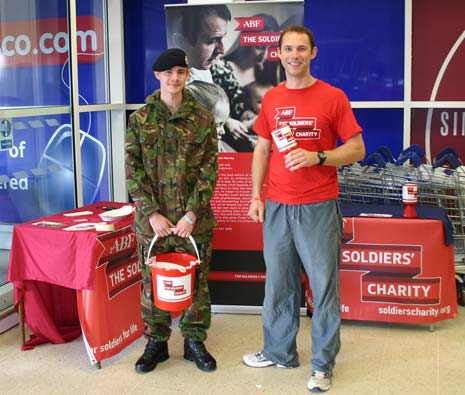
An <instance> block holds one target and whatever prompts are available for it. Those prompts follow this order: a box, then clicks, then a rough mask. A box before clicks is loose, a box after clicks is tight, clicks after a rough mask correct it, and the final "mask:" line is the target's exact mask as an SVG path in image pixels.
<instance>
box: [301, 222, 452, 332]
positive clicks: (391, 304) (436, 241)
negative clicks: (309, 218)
mask: <svg viewBox="0 0 465 395" xmlns="http://www.w3.org/2000/svg"><path fill="white" fill-rule="evenodd" d="M444 240H445V238H444V226H443V224H442V222H441V221H439V220H434V219H417V218H415V219H406V218H403V219H400V218H382V217H344V231H343V235H342V242H343V244H342V257H341V265H340V271H339V275H340V290H341V313H342V318H344V319H350V320H364V321H381V322H399V323H417V324H431V323H434V322H438V321H442V320H446V319H450V318H454V317H455V316H456V314H457V298H456V290H455V272H454V248H453V245H452V244H450V245H446V244H445V242H444ZM306 291H307V301H306V303H307V308H309V310H312V300H311V298H312V295H311V290H310V287H309V284H308V282H307V283H306Z"/></svg>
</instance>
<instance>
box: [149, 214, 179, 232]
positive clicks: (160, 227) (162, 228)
mask: <svg viewBox="0 0 465 395" xmlns="http://www.w3.org/2000/svg"><path fill="white" fill-rule="evenodd" d="M149 221H150V225H151V226H152V229H153V231H154V233H155V234H156V235H157V236H158V237H166V236H169V235H170V234H171V233H173V230H172V229H173V228H174V227H175V226H174V225H173V224H172V223H171V221H170V220H169V219H168V218H166V217H164V216H163V215H161V214H160V213H153V214H152V215H151V216H150V219H149Z"/></svg>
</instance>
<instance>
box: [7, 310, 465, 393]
mask: <svg viewBox="0 0 465 395" xmlns="http://www.w3.org/2000/svg"><path fill="white" fill-rule="evenodd" d="M310 325H311V319H309V318H308V317H302V318H301V329H300V332H299V336H298V339H297V341H298V348H299V353H300V361H301V366H300V367H299V368H297V369H279V368H276V367H270V368H265V369H252V368H248V367H246V366H244V365H243V364H242V354H244V353H247V352H253V351H258V350H259V349H260V345H261V336H262V335H261V319H260V316H259V315H239V314H215V315H214V316H213V320H212V328H211V330H210V331H209V337H208V339H207V342H206V345H207V347H208V349H209V350H210V351H211V352H212V354H213V355H214V356H215V357H216V359H217V361H218V369H217V370H216V371H215V372H212V373H204V372H201V371H200V370H198V369H197V368H196V367H195V365H194V364H193V363H191V362H188V361H185V360H184V359H183V357H182V338H181V336H180V334H179V330H178V329H177V328H176V330H174V332H173V336H172V338H171V339H170V342H169V347H170V359H169V360H168V361H166V362H164V363H161V364H159V365H158V366H157V368H156V369H155V370H154V371H153V372H151V373H148V374H145V375H138V374H136V373H135V372H134V362H135V361H136V359H137V358H138V357H139V355H140V354H141V352H142V351H143V348H144V345H145V340H143V339H142V338H141V339H139V340H138V341H136V342H135V343H134V344H132V345H131V346H130V347H128V348H126V349H125V350H124V351H123V352H121V353H120V354H118V355H117V356H115V357H113V358H111V359H109V360H106V361H103V362H102V368H101V369H97V368H95V367H94V366H91V365H90V363H89V360H88V358H87V355H86V352H85V350H84V345H83V342H82V338H80V339H77V340H76V341H74V342H71V343H68V344H63V345H52V344H47V345H42V346H39V347H36V348H35V349H34V350H30V351H20V350H19V343H20V332H19V328H18V327H15V328H13V329H11V330H9V331H7V332H5V333H3V334H2V335H0V391H1V393H3V394H20V395H25V394H34V395H42V394H47V395H49V394H73V395H74V394H79V395H80V394H111V395H121V394H137V395H143V394H151V395H152V394H162V395H164V394H166V395H168V394H169V395H175V394H207V395H215V394H240V395H248V394H286V395H287V394H307V393H310V392H309V391H308V390H307V388H306V385H307V380H308V377H309V365H308V361H309V358H310V343H309V330H310ZM429 329H430V328H429V327H428V326H426V325H394V324H381V323H368V322H355V321H351V322H347V321H345V322H344V323H343V325H342V330H341V334H342V349H341V352H340V354H339V356H338V360H337V366H336V369H335V372H334V374H335V377H334V386H333V388H332V389H331V390H330V392H329V393H330V394H334V395H337V394H356V395H364V394H367V395H385V394H386V395H387V394H410V395H415V394H418V395H420V394H421V395H428V394H436V395H439V394H441V395H453V394H464V393H465V308H464V307H460V308H459V314H458V316H457V318H456V319H454V320H448V321H444V322H441V323H437V324H436V325H435V328H434V331H430V330H429Z"/></svg>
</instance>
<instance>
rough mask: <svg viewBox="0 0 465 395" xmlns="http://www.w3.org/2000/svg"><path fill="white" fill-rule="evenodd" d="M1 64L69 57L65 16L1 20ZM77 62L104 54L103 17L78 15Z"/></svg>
mask: <svg viewBox="0 0 465 395" xmlns="http://www.w3.org/2000/svg"><path fill="white" fill-rule="evenodd" d="M0 32H1V37H0V58H1V62H0V68H1V67H18V66H27V67H30V66H31V65H32V66H43V65H47V66H50V65H57V64H58V65H60V64H64V63H66V61H67V60H68V59H69V49H70V43H69V34H68V22H67V19H66V18H50V19H34V20H27V21H15V22H2V23H0ZM76 37H77V38H76V39H77V52H78V62H79V63H93V62H96V61H97V60H99V59H100V58H101V57H102V56H103V51H104V40H103V21H102V20H101V19H100V18H97V17H95V16H78V17H77V35H76Z"/></svg>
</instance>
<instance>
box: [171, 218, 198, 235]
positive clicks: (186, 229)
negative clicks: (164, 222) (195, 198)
mask: <svg viewBox="0 0 465 395" xmlns="http://www.w3.org/2000/svg"><path fill="white" fill-rule="evenodd" d="M189 220H190V221H191V222H193V221H192V218H191V217H189ZM189 220H188V219H187V218H185V216H184V217H182V218H181V219H180V220H179V221H178V223H177V224H176V227H175V228H174V229H173V233H174V234H175V235H178V236H179V237H189V236H190V235H191V234H192V231H193V230H194V222H193V223H192V224H190V223H189Z"/></svg>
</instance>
